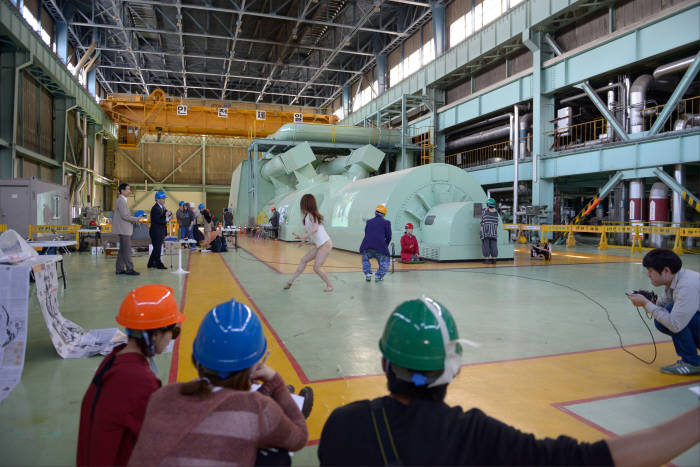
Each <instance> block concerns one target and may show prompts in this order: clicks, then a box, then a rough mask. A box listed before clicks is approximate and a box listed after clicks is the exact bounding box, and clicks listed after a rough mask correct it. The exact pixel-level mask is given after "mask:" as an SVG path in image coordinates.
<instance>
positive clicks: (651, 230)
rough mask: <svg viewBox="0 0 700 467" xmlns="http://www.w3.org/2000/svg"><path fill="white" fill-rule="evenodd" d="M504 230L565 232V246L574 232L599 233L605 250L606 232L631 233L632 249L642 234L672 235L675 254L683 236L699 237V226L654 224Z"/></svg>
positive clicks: (571, 243)
mask: <svg viewBox="0 0 700 467" xmlns="http://www.w3.org/2000/svg"><path fill="white" fill-rule="evenodd" d="M503 228H504V229H505V230H514V231H517V237H518V238H519V237H520V236H521V234H522V233H523V232H533V231H535V232H541V233H546V232H562V233H566V235H567V238H566V246H567V247H569V246H571V247H573V246H576V240H575V239H574V233H575V232H579V233H592V234H598V235H600V241H599V242H598V248H599V249H600V250H607V249H608V247H609V244H608V237H607V236H608V234H611V233H626V234H632V246H631V249H632V251H639V252H641V251H642V239H643V238H644V235H673V236H674V237H675V239H674V242H673V251H675V252H676V253H677V254H679V255H682V254H683V251H684V249H683V243H682V240H683V237H700V228H699V227H671V226H668V227H666V226H655V225H576V224H568V225H555V224H503Z"/></svg>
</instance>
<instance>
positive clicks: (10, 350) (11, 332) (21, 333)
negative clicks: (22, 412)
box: [0, 265, 29, 402]
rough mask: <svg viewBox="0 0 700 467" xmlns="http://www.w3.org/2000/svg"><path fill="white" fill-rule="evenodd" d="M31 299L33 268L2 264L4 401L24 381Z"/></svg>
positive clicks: (0, 389)
mask: <svg viewBox="0 0 700 467" xmlns="http://www.w3.org/2000/svg"><path fill="white" fill-rule="evenodd" d="M28 299H29V265H24V266H6V265H0V402H2V401H3V400H5V398H6V397H7V396H9V395H10V392H12V390H13V389H14V388H15V386H16V385H17V383H19V380H20V379H21V378H22V370H23V368H24V354H25V348H26V345H27V307H28Z"/></svg>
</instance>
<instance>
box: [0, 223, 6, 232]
mask: <svg viewBox="0 0 700 467" xmlns="http://www.w3.org/2000/svg"><path fill="white" fill-rule="evenodd" d="M6 230H7V224H0V233H2V232H4V231H6Z"/></svg>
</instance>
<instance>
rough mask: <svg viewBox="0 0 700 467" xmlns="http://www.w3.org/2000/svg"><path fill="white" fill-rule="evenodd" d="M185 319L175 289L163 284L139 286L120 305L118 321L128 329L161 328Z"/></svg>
mask: <svg viewBox="0 0 700 467" xmlns="http://www.w3.org/2000/svg"><path fill="white" fill-rule="evenodd" d="M183 321H185V315H183V314H182V313H180V312H179V311H178V309H177V301H176V300H175V293H174V292H173V289H171V288H170V287H168V286H167V285H162V284H148V285H142V286H141V287H137V288H135V289H134V290H132V291H131V292H129V293H128V294H127V296H126V297H125V298H124V301H122V305H121V306H120V307H119V314H118V315H117V323H119V324H120V325H122V326H124V327H125V328H128V329H142V330H143V329H159V328H164V327H167V326H170V325H172V324H176V323H181V322H183Z"/></svg>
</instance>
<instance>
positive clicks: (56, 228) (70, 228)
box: [28, 224, 80, 245]
mask: <svg viewBox="0 0 700 467" xmlns="http://www.w3.org/2000/svg"><path fill="white" fill-rule="evenodd" d="M79 229H80V226H79V225H77V224H72V225H29V227H28V236H29V240H37V237H38V236H39V235H40V234H46V235H67V236H75V244H76V245H79V244H80V234H79V233H78V230H79Z"/></svg>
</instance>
